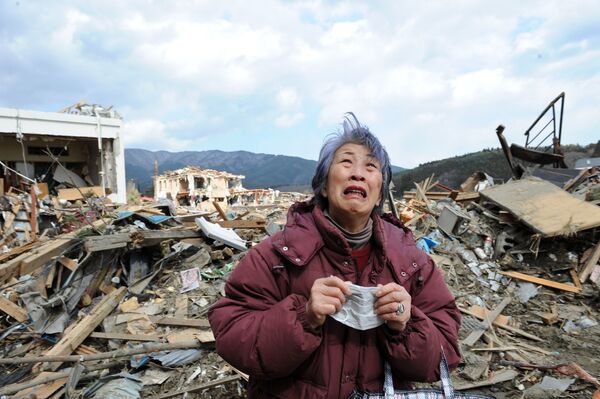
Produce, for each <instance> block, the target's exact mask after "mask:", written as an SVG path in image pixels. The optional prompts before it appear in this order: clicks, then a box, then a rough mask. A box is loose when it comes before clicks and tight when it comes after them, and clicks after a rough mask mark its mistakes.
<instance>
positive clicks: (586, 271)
mask: <svg viewBox="0 0 600 399" xmlns="http://www.w3.org/2000/svg"><path fill="white" fill-rule="evenodd" d="M598 260H600V241H598V243H597V244H596V248H595V249H594V253H593V254H592V256H591V257H590V258H589V259H588V261H587V263H586V264H585V267H584V268H583V270H582V271H581V273H579V281H581V282H582V283H585V280H587V279H588V277H589V276H590V274H592V270H594V266H596V264H597V263H598Z"/></svg>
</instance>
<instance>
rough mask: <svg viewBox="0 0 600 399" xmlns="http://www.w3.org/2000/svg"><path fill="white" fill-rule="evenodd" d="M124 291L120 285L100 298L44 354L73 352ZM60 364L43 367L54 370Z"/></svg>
mask: <svg viewBox="0 0 600 399" xmlns="http://www.w3.org/2000/svg"><path fill="white" fill-rule="evenodd" d="M126 292H127V288H126V287H121V288H119V289H117V290H115V291H113V292H111V293H110V294H108V295H106V296H105V297H104V298H102V300H101V301H100V302H98V304H97V305H96V306H95V307H94V309H92V311H91V312H90V313H89V314H88V315H87V316H85V317H84V318H83V319H81V321H79V322H77V324H76V325H75V327H74V328H73V329H72V330H71V331H70V332H69V333H68V334H65V335H63V337H62V338H61V339H60V341H58V343H57V344H56V345H54V346H53V347H52V348H51V349H50V350H49V351H48V352H47V353H46V356H56V355H65V354H70V353H73V351H74V350H75V349H76V348H77V347H78V346H79V345H80V344H81V343H82V342H83V341H84V340H85V339H86V338H87V337H88V336H89V335H90V334H91V333H92V331H94V329H95V328H96V327H97V326H98V325H99V324H100V323H101V322H102V320H104V318H105V317H106V316H108V315H109V314H110V312H112V311H113V309H114V308H115V307H116V306H117V305H118V304H119V302H120V301H121V299H122V298H123V297H124V296H125V293H126ZM60 365H61V363H60V362H56V363H53V364H51V365H49V364H45V365H44V366H43V367H44V369H46V370H53V371H54V370H56V369H57V368H58V367H59V366H60Z"/></svg>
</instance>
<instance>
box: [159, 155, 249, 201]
mask: <svg viewBox="0 0 600 399" xmlns="http://www.w3.org/2000/svg"><path fill="white" fill-rule="evenodd" d="M244 177H245V176H242V175H234V174H231V173H228V172H221V171H218V170H214V169H201V168H197V167H195V166H187V167H185V168H181V169H177V170H174V171H168V172H165V173H164V174H162V175H156V176H154V198H155V199H160V198H167V199H170V200H177V202H178V203H179V204H180V205H191V206H195V207H197V208H200V209H201V210H204V211H210V212H212V211H214V210H215V207H214V204H213V203H214V202H216V203H218V204H219V206H221V207H226V206H227V205H228V204H229V200H230V198H231V192H230V190H242V189H243V187H242V180H243V179H244Z"/></svg>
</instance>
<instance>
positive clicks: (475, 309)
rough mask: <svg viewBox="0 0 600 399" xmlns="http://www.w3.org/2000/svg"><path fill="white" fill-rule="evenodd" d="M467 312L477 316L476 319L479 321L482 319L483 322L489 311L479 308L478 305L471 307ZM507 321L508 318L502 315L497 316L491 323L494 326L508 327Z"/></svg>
mask: <svg viewBox="0 0 600 399" xmlns="http://www.w3.org/2000/svg"><path fill="white" fill-rule="evenodd" d="M469 311H471V312H473V313H475V314H477V317H478V318H480V319H482V320H485V318H486V316H487V315H488V314H489V313H490V311H489V310H487V309H486V308H484V307H481V306H479V305H472V306H471V307H470V308H469ZM509 320H510V317H509V316H505V315H503V314H500V315H498V317H496V318H495V319H494V320H493V322H494V324H502V325H508V323H509Z"/></svg>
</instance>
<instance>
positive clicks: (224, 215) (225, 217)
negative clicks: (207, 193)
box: [212, 201, 229, 220]
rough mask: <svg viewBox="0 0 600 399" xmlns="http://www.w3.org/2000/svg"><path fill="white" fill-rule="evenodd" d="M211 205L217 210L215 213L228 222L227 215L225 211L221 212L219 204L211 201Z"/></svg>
mask: <svg viewBox="0 0 600 399" xmlns="http://www.w3.org/2000/svg"><path fill="white" fill-rule="evenodd" d="M212 204H213V206H214V207H215V209H216V210H217V212H219V216H221V219H223V220H229V219H228V218H227V214H226V213H225V211H223V208H221V205H219V203H218V202H217V201H213V203H212Z"/></svg>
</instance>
